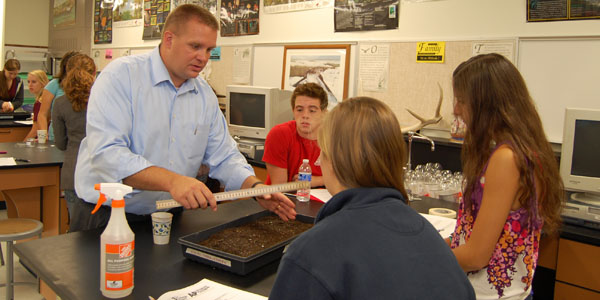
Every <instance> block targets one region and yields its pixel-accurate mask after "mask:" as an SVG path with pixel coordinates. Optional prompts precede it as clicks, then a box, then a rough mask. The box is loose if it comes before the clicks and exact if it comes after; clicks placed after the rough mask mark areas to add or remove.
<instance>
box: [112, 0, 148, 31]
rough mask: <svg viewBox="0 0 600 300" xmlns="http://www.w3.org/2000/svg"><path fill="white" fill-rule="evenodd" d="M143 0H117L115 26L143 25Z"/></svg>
mask: <svg viewBox="0 0 600 300" xmlns="http://www.w3.org/2000/svg"><path fill="white" fill-rule="evenodd" d="M142 5H143V0H120V1H115V3H114V7H113V21H114V22H115V23H114V26H115V27H132V26H140V25H142Z"/></svg>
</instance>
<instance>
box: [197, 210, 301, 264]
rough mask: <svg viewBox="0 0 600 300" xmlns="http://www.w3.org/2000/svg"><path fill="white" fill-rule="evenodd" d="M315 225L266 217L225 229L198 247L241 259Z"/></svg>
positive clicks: (201, 242)
mask: <svg viewBox="0 0 600 300" xmlns="http://www.w3.org/2000/svg"><path fill="white" fill-rule="evenodd" d="M312 226H313V224H309V223H303V222H300V221H297V220H293V221H287V222H286V221H283V220H281V219H280V218H279V217H277V216H264V217H261V218H259V219H257V220H255V221H252V222H249V223H246V224H243V225H240V226H237V227H231V228H226V229H223V230H221V231H219V232H217V233H215V234H213V235H211V236H209V237H208V238H207V239H205V240H202V241H200V242H198V245H202V246H204V247H208V248H211V249H214V250H219V251H222V252H226V253H230V254H234V255H237V256H241V257H248V256H250V255H253V254H256V253H259V252H261V251H263V250H265V249H268V248H270V247H272V246H274V245H277V244H278V243H280V242H283V241H285V240H287V239H289V238H291V237H294V236H296V235H297V234H300V233H302V232H304V231H306V230H308V229H310V228H311V227H312Z"/></svg>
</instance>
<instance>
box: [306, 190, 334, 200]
mask: <svg viewBox="0 0 600 300" xmlns="http://www.w3.org/2000/svg"><path fill="white" fill-rule="evenodd" d="M310 196H311V197H315V198H317V199H319V200H321V201H322V202H323V203H327V201H329V199H331V194H330V193H329V191H328V190H327V189H311V190H310Z"/></svg>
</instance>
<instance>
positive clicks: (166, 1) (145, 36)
mask: <svg viewBox="0 0 600 300" xmlns="http://www.w3.org/2000/svg"><path fill="white" fill-rule="evenodd" d="M170 12H171V0H144V31H143V33H142V40H158V39H160V38H161V34H162V28H163V26H164V25H165V21H166V20H167V16H168V15H169V13H170Z"/></svg>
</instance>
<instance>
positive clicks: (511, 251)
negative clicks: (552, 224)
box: [451, 144, 543, 299]
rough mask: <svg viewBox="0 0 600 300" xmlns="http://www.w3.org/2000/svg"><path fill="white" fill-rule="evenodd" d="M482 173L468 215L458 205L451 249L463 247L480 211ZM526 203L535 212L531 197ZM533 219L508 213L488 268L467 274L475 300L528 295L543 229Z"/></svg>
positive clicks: (522, 212)
mask: <svg viewBox="0 0 600 300" xmlns="http://www.w3.org/2000/svg"><path fill="white" fill-rule="evenodd" d="M500 145H501V144H499V145H497V146H496V148H495V149H494V151H495V150H496V149H498V147H499V146H500ZM488 162H489V161H488ZM486 170H487V164H486V165H485V167H484V168H483V171H482V173H481V174H482V175H481V177H480V184H478V185H476V186H475V188H474V190H473V193H472V194H471V200H472V201H471V203H472V207H471V212H470V213H469V212H467V211H466V210H465V207H464V201H462V200H461V201H460V204H459V210H458V217H457V222H456V228H455V229H454V233H452V244H451V247H452V248H456V247H458V246H460V245H463V244H465V243H466V242H467V241H468V240H469V237H470V236H471V232H472V230H473V224H474V223H475V219H477V213H478V212H479V208H480V207H481V200H482V198H483V189H484V185H485V177H484V176H483V174H485V171H486ZM532 176H533V174H532ZM530 201H533V202H535V203H532V205H530V207H533V208H536V207H537V198H536V197H535V196H534V197H533V198H532V199H531V200H530ZM537 215H538V214H537V210H536V212H535V213H534V214H531V215H530V214H529V213H528V212H527V210H526V209H525V208H523V207H521V208H519V209H517V210H515V211H512V210H511V211H510V213H509V214H508V217H507V218H506V223H504V228H503V230H502V233H501V234H500V237H499V238H498V243H497V244H496V247H495V249H494V252H493V254H492V257H491V258H490V261H489V264H488V265H487V266H486V267H485V268H483V269H481V270H479V271H474V272H468V273H467V276H468V277H469V280H470V281H471V284H472V285H473V288H474V289H475V293H476V295H477V299H500V298H502V299H525V298H526V297H527V296H528V295H529V294H530V292H531V283H532V280H533V272H534V271H535V267H536V264H537V258H538V250H539V241H540V233H541V229H542V225H543V220H541V219H539V218H538V217H533V216H537Z"/></svg>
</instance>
